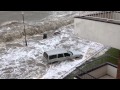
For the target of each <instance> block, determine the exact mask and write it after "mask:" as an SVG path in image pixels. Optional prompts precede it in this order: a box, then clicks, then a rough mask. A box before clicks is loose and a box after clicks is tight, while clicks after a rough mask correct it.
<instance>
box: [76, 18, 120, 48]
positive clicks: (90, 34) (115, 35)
mask: <svg viewBox="0 0 120 90" xmlns="http://www.w3.org/2000/svg"><path fill="white" fill-rule="evenodd" d="M74 27H75V29H74V33H75V34H76V35H78V36H79V37H81V38H83V39H87V40H91V41H95V42H98V43H101V44H104V45H108V46H111V47H114V48H117V49H120V25H117V24H111V23H105V22H100V21H93V20H87V19H81V18H75V19H74Z"/></svg>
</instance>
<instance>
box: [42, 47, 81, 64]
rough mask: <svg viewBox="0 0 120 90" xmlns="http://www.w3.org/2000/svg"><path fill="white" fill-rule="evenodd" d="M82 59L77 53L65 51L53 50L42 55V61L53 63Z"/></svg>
mask: <svg viewBox="0 0 120 90" xmlns="http://www.w3.org/2000/svg"><path fill="white" fill-rule="evenodd" d="M82 57H83V55H82V54H80V52H79V51H67V50H65V49H55V50H51V51H47V52H44V53H43V60H44V61H46V62H47V63H53V62H58V61H64V60H71V59H81V58H82Z"/></svg>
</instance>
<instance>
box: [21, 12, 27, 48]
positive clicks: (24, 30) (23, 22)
mask: <svg viewBox="0 0 120 90" xmlns="http://www.w3.org/2000/svg"><path fill="white" fill-rule="evenodd" d="M22 19H23V26H24V35H25V45H26V46H27V40H26V31H25V23H24V12H22Z"/></svg>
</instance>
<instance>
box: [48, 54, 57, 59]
mask: <svg viewBox="0 0 120 90" xmlns="http://www.w3.org/2000/svg"><path fill="white" fill-rule="evenodd" d="M55 58H57V55H52V56H50V57H49V59H55Z"/></svg>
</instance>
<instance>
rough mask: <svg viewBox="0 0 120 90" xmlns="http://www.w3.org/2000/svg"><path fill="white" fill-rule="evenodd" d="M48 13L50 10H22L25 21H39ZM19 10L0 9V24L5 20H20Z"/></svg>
mask: <svg viewBox="0 0 120 90" xmlns="http://www.w3.org/2000/svg"><path fill="white" fill-rule="evenodd" d="M49 15H50V11H24V16H25V20H26V21H39V20H41V19H43V18H45V17H47V16H49ZM21 20H22V15H21V11H0V24H2V23H4V22H7V21H21Z"/></svg>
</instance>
